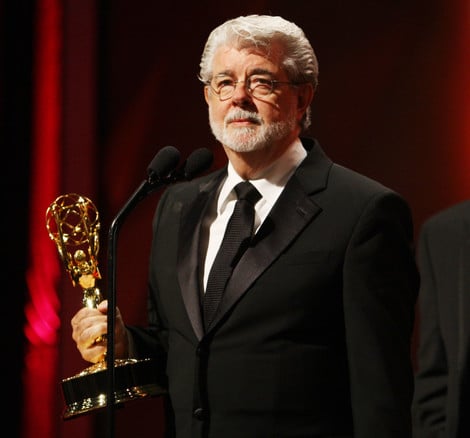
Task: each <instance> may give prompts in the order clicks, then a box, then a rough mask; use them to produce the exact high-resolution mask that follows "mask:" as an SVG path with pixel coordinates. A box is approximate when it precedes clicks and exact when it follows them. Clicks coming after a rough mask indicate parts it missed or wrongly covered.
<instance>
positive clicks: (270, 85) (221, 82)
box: [205, 76, 298, 101]
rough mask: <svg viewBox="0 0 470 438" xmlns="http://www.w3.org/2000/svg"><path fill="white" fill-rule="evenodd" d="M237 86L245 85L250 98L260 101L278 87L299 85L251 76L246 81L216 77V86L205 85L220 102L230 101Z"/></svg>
mask: <svg viewBox="0 0 470 438" xmlns="http://www.w3.org/2000/svg"><path fill="white" fill-rule="evenodd" d="M237 84H245V90H246V92H247V93H248V94H249V95H250V96H253V97H255V98H259V99H262V98H263V97H266V96H269V95H270V94H271V93H272V92H273V91H274V89H275V87H277V86H278V85H292V86H297V85H298V84H296V83H294V82H282V81H275V80H273V79H269V78H266V77H263V76H250V77H248V78H247V79H246V81H234V80H233V79H231V78H227V77H216V78H215V80H214V84H213V83H212V81H211V82H206V83H205V85H207V86H209V87H210V88H211V90H212V91H213V92H214V93H215V94H217V95H218V96H219V100H221V101H224V100H227V99H230V98H231V97H232V96H233V94H234V93H235V88H236V87H237Z"/></svg>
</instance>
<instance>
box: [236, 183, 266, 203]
mask: <svg viewBox="0 0 470 438" xmlns="http://www.w3.org/2000/svg"><path fill="white" fill-rule="evenodd" d="M234 190H235V193H236V194H237V198H238V200H245V201H248V202H249V203H250V204H252V205H255V204H256V203H257V202H258V201H259V200H260V198H261V194H260V192H258V190H256V187H255V186H254V185H253V184H251V183H250V181H243V182H241V183H238V184H237V185H236V186H235V188H234Z"/></svg>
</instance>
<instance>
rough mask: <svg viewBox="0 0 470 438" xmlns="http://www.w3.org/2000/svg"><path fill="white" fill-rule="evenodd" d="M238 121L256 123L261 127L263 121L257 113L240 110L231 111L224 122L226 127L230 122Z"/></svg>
mask: <svg viewBox="0 0 470 438" xmlns="http://www.w3.org/2000/svg"><path fill="white" fill-rule="evenodd" d="M240 119H246V120H248V121H249V122H252V123H256V124H258V125H261V124H262V123H263V120H262V119H261V117H260V116H259V115H258V114H257V113H253V112H251V111H246V110H240V109H236V110H233V111H232V112H230V113H229V114H227V116H226V117H225V121H224V122H225V124H226V125H227V124H228V123H230V122H233V121H235V120H240Z"/></svg>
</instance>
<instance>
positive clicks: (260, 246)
mask: <svg viewBox="0 0 470 438" xmlns="http://www.w3.org/2000/svg"><path fill="white" fill-rule="evenodd" d="M319 212H320V208H319V207H318V206H317V205H315V204H314V203H313V202H312V201H311V199H310V198H309V197H307V196H306V195H305V192H304V191H303V190H302V189H301V187H300V185H299V184H298V183H297V181H296V180H293V181H292V183H291V184H289V187H286V188H285V190H284V192H283V193H282V195H281V197H280V198H279V200H278V202H277V203H276V205H275V208H274V209H273V211H272V212H271V213H270V214H269V215H268V217H267V218H266V220H265V222H264V223H263V225H262V226H261V228H260V230H259V231H258V233H257V234H256V237H255V239H254V241H253V244H252V245H253V246H251V247H250V248H248V250H247V251H246V252H245V253H244V254H243V256H242V257H241V259H240V261H239V262H238V264H237V266H236V267H235V269H234V271H233V273H232V276H231V278H230V280H229V282H228V283H227V287H226V289H225V292H224V295H223V298H222V301H221V303H220V307H219V310H218V312H217V314H216V316H215V317H214V320H213V322H212V324H211V327H213V326H214V325H216V324H217V322H218V321H219V320H220V319H221V318H222V317H223V315H224V314H225V313H226V312H227V311H228V310H229V309H230V308H231V307H232V306H233V305H234V304H235V303H236V302H237V301H238V300H239V299H240V298H241V297H242V296H243V295H244V294H245V293H246V291H247V290H248V289H249V287H250V286H251V285H252V284H253V282H254V281H255V280H256V279H257V278H258V277H259V276H260V275H261V274H262V273H263V272H264V271H265V270H266V269H267V268H268V267H269V266H270V265H271V264H272V263H273V262H274V261H275V260H276V259H277V258H278V257H279V255H280V254H281V253H282V251H283V250H284V249H285V248H286V247H287V246H288V245H289V243H290V242H291V241H292V240H293V239H294V238H295V237H296V236H297V235H298V234H299V233H300V232H301V231H302V229H303V228H304V227H305V226H306V225H307V224H308V223H309V222H310V221H311V220H312V219H313V218H314V217H315V216H316V215H317V214H318V213H319ZM279 224H282V225H281V226H280V225H279ZM211 327H209V330H210V328H211Z"/></svg>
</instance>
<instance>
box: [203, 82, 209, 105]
mask: <svg viewBox="0 0 470 438" xmlns="http://www.w3.org/2000/svg"><path fill="white" fill-rule="evenodd" d="M209 93H210V90H209V87H207V86H205V87H204V99H205V100H206V103H207V104H208V105H209Z"/></svg>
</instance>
